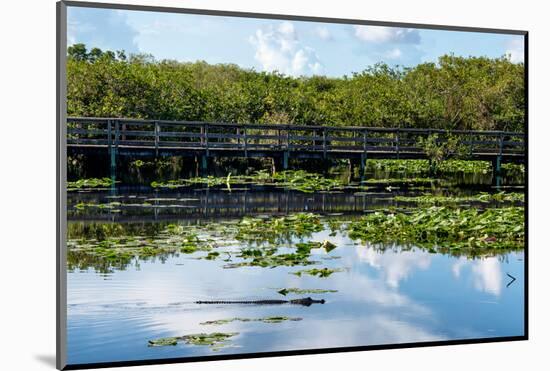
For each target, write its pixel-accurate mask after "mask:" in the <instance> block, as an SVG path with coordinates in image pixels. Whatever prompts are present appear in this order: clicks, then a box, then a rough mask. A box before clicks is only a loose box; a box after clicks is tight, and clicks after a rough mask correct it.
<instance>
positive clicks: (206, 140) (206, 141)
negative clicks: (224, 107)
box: [204, 123, 209, 156]
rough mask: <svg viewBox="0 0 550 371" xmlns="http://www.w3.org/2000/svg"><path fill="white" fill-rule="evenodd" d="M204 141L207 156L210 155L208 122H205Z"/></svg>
mask: <svg viewBox="0 0 550 371" xmlns="http://www.w3.org/2000/svg"><path fill="white" fill-rule="evenodd" d="M204 143H205V146H206V156H208V155H209V153H208V152H209V147H208V123H205V124H204Z"/></svg>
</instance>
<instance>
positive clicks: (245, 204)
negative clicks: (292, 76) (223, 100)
mask: <svg viewBox="0 0 550 371" xmlns="http://www.w3.org/2000/svg"><path fill="white" fill-rule="evenodd" d="M487 190H488V191H489V192H493V191H494V190H492V189H487ZM477 191H478V190H471V189H469V190H461V191H460V194H469V193H475V192H477ZM423 192H425V190H415V189H405V188H401V190H399V189H398V188H397V190H396V189H394V190H392V189H387V187H385V186H383V187H379V188H376V189H373V190H367V191H365V192H357V191H355V192H354V191H344V192H334V193H328V192H327V193H321V192H314V193H302V192H297V191H288V190H280V189H274V188H268V187H252V186H242V187H233V189H232V190H231V191H230V192H229V191H228V190H227V189H224V187H214V188H209V189H208V188H201V187H185V188H182V189H177V190H167V191H154V190H151V189H150V188H142V189H139V188H128V189H125V188H123V187H118V188H117V189H112V190H104V191H84V192H70V193H69V206H68V207H69V210H68V214H69V237H68V241H69V258H68V268H69V272H68V287H67V290H68V292H67V294H68V295H67V297H68V362H69V363H71V364H79V363H93V362H115V361H128V360H145V359H161V358H173V357H187V356H208V355H216V354H234V353H255V352H268V351H285V350H297V349H321V348H335V347H349V346H363V345H379V344H398V343H410V342H423V341H434V340H454V339H475V338H489V337H503V336H520V335H523V333H524V328H523V325H524V322H523V321H524V313H523V308H524V302H523V300H524V291H523V287H524V261H523V251H522V250H520V251H512V252H504V253H495V254H491V256H484V257H475V258H473V257H472V256H470V257H469V258H468V257H466V256H465V255H464V254H454V255H449V254H443V253H434V252H433V251H432V252H430V251H428V250H427V249H423V248H420V247H416V246H414V244H413V245H412V246H399V245H395V244H391V245H389V246H380V245H376V244H371V243H369V242H362V241H358V240H354V239H351V238H350V237H349V235H348V233H347V231H346V228H343V227H342V226H344V227H345V225H346V223H349V222H350V221H353V220H356V219H357V218H359V217H360V216H361V215H364V214H365V213H366V212H369V211H372V210H375V209H383V208H387V207H394V208H397V209H399V208H400V207H403V204H400V203H399V202H396V201H395V200H394V196H396V195H399V194H400V195H408V196H411V195H412V196H414V195H415V194H421V193H423ZM454 192H455V193H454V194H459V193H457V191H456V190H455V191H454ZM100 204H102V205H104V206H102V207H96V206H93V205H100ZM78 205H80V206H78ZM484 207H496V206H495V205H493V204H489V205H485V206H484ZM296 213H312V214H314V215H316V219H314V221H316V220H317V221H320V222H319V223H318V224H315V223H313V224H315V225H314V227H311V224H310V223H309V219H308V222H307V223H305V224H304V226H305V227H304V228H303V229H300V228H299V225H300V220H301V219H298V220H297V221H293V219H290V220H287V221H286V222H287V224H286V226H287V227H285V225H283V226H282V229H278V230H279V231H283V232H281V233H280V235H274V234H273V233H271V234H269V233H268V235H262V234H261V233H260V234H254V233H253V232H254V228H260V229H261V226H262V225H263V224H268V222H269V220H272V219H273V218H275V217H278V218H284V217H285V216H287V217H288V216H289V215H290V216H291V218H292V215H296ZM312 214H300V215H312ZM250 217H252V218H253V219H252V222H251V223H252V224H251V225H250V227H249V228H247V227H246V226H243V225H242V223H243V218H245V219H246V218H250ZM263 220H265V222H262V221H263ZM239 225H240V226H241V227H240V229H239V233H236V232H235V230H236V229H235V228H236V226H239ZM285 228H287V229H288V230H285ZM264 232H265V231H264ZM247 233H251V235H249V234H247ZM106 236H107V237H106ZM109 236H115V238H111V239H109ZM105 240H107V241H108V243H106V242H105ZM101 241H104V242H101ZM109 241H110V242H109ZM308 243H309V245H308ZM100 244H101V245H100ZM109 244H110V245H109ZM124 244H125V246H126V247H128V246H130V247H131V248H134V249H139V252H138V253H136V255H135V256H133V255H132V256H128V255H123V254H122V255H116V256H115V255H111V256H110V257H109V250H108V249H113V248H115V249H116V248H117V246H121V245H124ZM90 245H94V246H95V247H97V246H100V247H101V248H102V249H103V250H102V254H103V255H101V257H98V256H93V255H92V256H91V255H89V254H87V252H86V248H87V247H89V246H90ZM151 246H153V247H155V248H160V249H165V250H163V251H164V252H163V253H161V254H158V253H151V251H150V250H148V249H147V248H149V247H151ZM174 246H177V250H174V249H173V247H174ZM300 246H302V247H301V249H306V250H307V255H306V256H305V257H304V256H299V257H295V256H294V255H286V256H287V257H288V258H287V259H281V260H276V259H273V256H274V255H280V254H293V253H295V252H296V251H297V250H298V249H300ZM144 248H146V249H144ZM105 251H107V252H105ZM135 251H138V250H135ZM265 251H270V252H269V253H265ZM247 254H248V255H247ZM254 254H256V256H255V255H254ZM258 254H260V257H258ZM251 262H256V263H254V264H256V265H252V264H251ZM251 265H252V266H251ZM325 268H326V270H324V269H325ZM310 269H320V270H324V271H321V272H319V271H317V272H313V271H310V272H307V270H310ZM297 272H300V273H297ZM323 272H325V274H324V273H323ZM310 273H313V274H310ZM514 279H515V280H514ZM282 289H287V290H286V291H285V290H283V291H281V290H282ZM289 289H290V290H289ZM292 289H300V290H305V291H303V292H302V291H298V292H294V291H293V290H292ZM307 290H312V291H307ZM283 294H284V295H283ZM303 297H312V298H313V299H324V300H325V303H324V304H312V305H311V306H302V305H296V304H275V305H254V304H196V303H195V301H200V300H260V299H277V300H290V299H296V298H303ZM273 317H277V318H273ZM219 320H224V321H220V322H215V321H219ZM213 333H222V334H225V335H226V336H225V337H223V338H216V339H215V341H211V342H210V343H208V340H206V341H203V342H202V343H201V342H200V341H199V342H197V341H193V339H191V340H190V339H189V338H185V336H186V335H191V334H213ZM166 338H175V339H172V340H171V343H170V344H169V345H166V346H152V345H155V343H154V341H155V340H158V339H166ZM195 340H196V339H195ZM203 340H204V339H203ZM151 341H153V343H151ZM156 345H158V344H156Z"/></svg>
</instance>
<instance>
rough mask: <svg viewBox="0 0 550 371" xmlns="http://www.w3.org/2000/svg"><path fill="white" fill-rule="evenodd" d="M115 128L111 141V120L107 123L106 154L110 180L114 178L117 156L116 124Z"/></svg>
mask: <svg viewBox="0 0 550 371" xmlns="http://www.w3.org/2000/svg"><path fill="white" fill-rule="evenodd" d="M116 126H117V128H116V130H115V133H114V139H113V123H112V121H111V120H108V121H107V135H108V140H107V143H108V154H109V165H110V166H109V170H110V171H109V173H110V177H111V180H113V181H114V180H115V178H116V155H117V153H116V152H117V147H118V146H117V144H118V122H117V124H116Z"/></svg>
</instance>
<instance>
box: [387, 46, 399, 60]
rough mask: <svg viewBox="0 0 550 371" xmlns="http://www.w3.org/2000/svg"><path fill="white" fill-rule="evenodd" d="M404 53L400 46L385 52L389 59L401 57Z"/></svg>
mask: <svg viewBox="0 0 550 371" xmlns="http://www.w3.org/2000/svg"><path fill="white" fill-rule="evenodd" d="M402 55H403V53H402V52H401V49H399V48H393V49H392V50H389V51H387V52H386V53H385V54H384V56H385V57H386V58H388V59H399V58H401V56H402Z"/></svg>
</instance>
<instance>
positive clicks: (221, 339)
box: [148, 332, 239, 351]
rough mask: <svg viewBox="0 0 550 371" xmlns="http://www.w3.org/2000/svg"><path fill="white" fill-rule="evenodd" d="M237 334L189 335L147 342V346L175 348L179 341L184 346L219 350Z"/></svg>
mask: <svg viewBox="0 0 550 371" xmlns="http://www.w3.org/2000/svg"><path fill="white" fill-rule="evenodd" d="M238 334H239V333H238V332H229V333H223V332H214V333H211V334H204V333H201V334H190V335H183V336H176V337H167V338H160V339H154V340H149V342H148V344H149V346H150V347H163V346H175V345H177V344H178V343H179V342H180V341H183V342H185V344H191V345H200V346H209V347H210V348H212V350H213V351H216V350H219V349H221V348H223V347H224V346H227V345H228V344H229V342H228V341H229V339H230V338H232V337H233V336H236V335H238Z"/></svg>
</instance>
